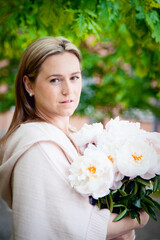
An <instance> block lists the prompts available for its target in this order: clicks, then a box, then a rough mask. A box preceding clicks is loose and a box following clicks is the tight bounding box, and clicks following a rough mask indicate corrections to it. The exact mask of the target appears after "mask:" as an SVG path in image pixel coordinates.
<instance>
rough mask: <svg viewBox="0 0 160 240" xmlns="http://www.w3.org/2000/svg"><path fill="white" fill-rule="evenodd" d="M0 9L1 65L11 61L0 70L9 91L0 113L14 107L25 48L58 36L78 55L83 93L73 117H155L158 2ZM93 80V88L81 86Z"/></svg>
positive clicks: (52, 3) (27, 1)
mask: <svg viewBox="0 0 160 240" xmlns="http://www.w3.org/2000/svg"><path fill="white" fill-rule="evenodd" d="M0 6H1V7H0V60H4V59H9V60H10V64H9V65H8V66H6V67H4V68H1V69H0V84H2V83H7V84H8V86H9V91H8V92H7V93H6V94H1V95H0V112H3V111H5V110H7V109H9V108H10V107H11V106H12V105H14V90H13V89H14V80H15V75H16V71H17V66H18V64H19V60H20V58H21V56H22V53H23V51H24V50H25V48H26V47H27V46H28V45H29V44H30V43H31V42H32V41H33V40H35V39H37V38H40V37H44V36H59V35H61V36H65V37H66V38H68V39H70V40H71V41H73V42H74V43H75V44H76V45H77V46H78V47H79V48H80V50H81V52H82V57H83V60H82V67H83V76H84V85H85V87H84V89H83V92H82V97H81V103H80V105H79V108H78V110H77V112H78V113H80V114H86V115H89V116H93V115H96V113H97V112H98V113H101V115H103V114H104V115H110V116H111V115H114V114H115V109H118V110H117V111H118V113H121V112H123V111H124V110H126V109H133V108H138V109H149V110H151V111H152V112H153V113H154V114H155V115H156V116H157V117H160V111H159V109H158V107H157V106H156V105H155V101H156V99H157V100H158V99H160V79H159V76H160V67H159V64H160V0H155V1H154V0H87V1H86V0H74V1H72V0H47V1H42V0H21V1H20V0H19V1H18V0H17V1H16V0H15V1H12V0H8V1H2V0H0ZM91 37H92V38H91ZM88 39H92V41H90V42H89V41H88ZM97 46H100V48H101V49H103V50H104V51H106V52H107V54H101V53H100V52H99V51H97V50H96V49H97ZM93 76H98V77H99V79H100V81H99V82H98V83H97V84H95V83H94V81H89V82H88V81H86V80H85V79H89V78H91V77H93Z"/></svg>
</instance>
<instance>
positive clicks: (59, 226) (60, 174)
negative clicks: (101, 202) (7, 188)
mask: <svg viewBox="0 0 160 240" xmlns="http://www.w3.org/2000/svg"><path fill="white" fill-rule="evenodd" d="M69 167H70V164H69V162H68V160H67V158H66V155H65V154H64V152H63V151H62V150H61V149H60V148H59V147H58V146H57V145H55V144H53V143H52V142H41V143H37V144H35V145H34V146H32V147H31V148H30V149H29V150H28V151H27V152H26V153H24V154H23V156H22V157H21V158H20V159H19V160H18V162H17V164H16V166H15V169H14V173H13V181H12V190H13V203H12V213H13V239H16V240H35V239H38V240H44V239H46V240H47V239H54V240H59V239H66V240H67V239H70V240H75V239H76V240H83V239H85V240H93V239H96V240H102V239H103V240H104V239H105V238H106V236H107V225H108V221H109V217H110V212H109V210H107V209H103V210H99V209H98V207H97V206H92V205H91V204H90V203H89V199H88V197H86V196H82V195H80V194H79V193H77V192H75V190H74V189H73V188H72V187H71V185H70V183H69V181H68V174H69Z"/></svg>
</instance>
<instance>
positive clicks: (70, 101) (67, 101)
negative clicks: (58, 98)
mask: <svg viewBox="0 0 160 240" xmlns="http://www.w3.org/2000/svg"><path fill="white" fill-rule="evenodd" d="M72 102H73V100H66V101H62V102H60V103H72Z"/></svg>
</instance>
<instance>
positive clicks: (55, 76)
mask: <svg viewBox="0 0 160 240" xmlns="http://www.w3.org/2000/svg"><path fill="white" fill-rule="evenodd" d="M32 92H33V94H34V99H35V106H36V110H37V111H38V113H39V114H41V116H43V117H45V118H46V119H52V120H54V119H55V118H59V117H69V116H71V115H72V114H73V112H74V111H75V109H76V108H77V106H78V103H79V99H80V94H81V66H80V62H79V60H78V58H77V57H76V56H75V55H74V54H72V53H69V52H64V53H60V54H56V55H53V56H50V57H48V58H47V59H46V60H45V62H44V63H43V64H42V66H41V70H40V73H39V74H38V77H37V79H36V81H35V83H34V84H33V91H32Z"/></svg>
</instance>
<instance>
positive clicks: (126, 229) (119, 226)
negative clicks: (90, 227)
mask: <svg viewBox="0 0 160 240" xmlns="http://www.w3.org/2000/svg"><path fill="white" fill-rule="evenodd" d="M139 214H140V224H139V223H138V221H137V219H136V218H134V219H131V218H130V217H128V216H127V217H125V218H123V219H121V220H120V221H118V222H113V220H114V218H115V217H116V216H117V214H115V213H111V215H110V220H109V224H108V233H107V239H114V240H120V239H122V240H123V239H127V240H133V239H134V238H133V233H134V231H133V232H132V230H134V229H138V228H142V227H144V226H145V225H146V224H147V222H148V220H149V216H148V214H147V213H146V212H145V211H144V210H141V211H140V212H139ZM127 234H128V235H127ZM129 236H130V238H129ZM120 237H121V238H120Z"/></svg>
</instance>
